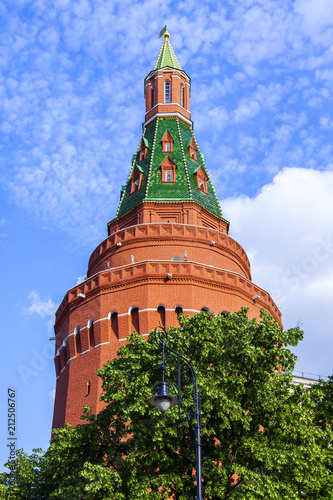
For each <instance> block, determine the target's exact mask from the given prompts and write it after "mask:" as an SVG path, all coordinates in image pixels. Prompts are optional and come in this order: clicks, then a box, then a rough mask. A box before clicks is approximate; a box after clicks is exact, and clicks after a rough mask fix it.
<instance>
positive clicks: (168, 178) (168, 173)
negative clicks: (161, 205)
mask: <svg viewBox="0 0 333 500" xmlns="http://www.w3.org/2000/svg"><path fill="white" fill-rule="evenodd" d="M165 182H172V172H171V170H166V172H165Z"/></svg>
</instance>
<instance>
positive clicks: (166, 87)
mask: <svg viewBox="0 0 333 500" xmlns="http://www.w3.org/2000/svg"><path fill="white" fill-rule="evenodd" d="M164 102H165V103H169V102H170V81H169V80H166V82H165V83H164Z"/></svg>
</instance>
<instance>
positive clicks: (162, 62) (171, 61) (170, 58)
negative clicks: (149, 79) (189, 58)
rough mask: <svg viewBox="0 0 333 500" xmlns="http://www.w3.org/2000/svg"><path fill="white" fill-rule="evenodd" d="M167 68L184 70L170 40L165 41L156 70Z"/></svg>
mask: <svg viewBox="0 0 333 500" xmlns="http://www.w3.org/2000/svg"><path fill="white" fill-rule="evenodd" d="M166 66H168V67H170V68H176V69H182V68H181V67H180V64H179V62H178V60H177V57H176V55H175V53H174V51H173V48H172V46H171V43H170V42H169V40H168V39H164V42H163V45H162V47H161V51H160V54H159V56H158V59H157V61H156V64H155V68H154V69H160V68H165V67H166Z"/></svg>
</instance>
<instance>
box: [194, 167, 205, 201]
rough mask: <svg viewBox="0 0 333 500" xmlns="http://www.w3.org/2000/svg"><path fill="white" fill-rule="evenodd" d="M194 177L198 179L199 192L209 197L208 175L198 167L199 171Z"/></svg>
mask: <svg viewBox="0 0 333 500" xmlns="http://www.w3.org/2000/svg"><path fill="white" fill-rule="evenodd" d="M194 175H195V177H196V181H197V186H198V189H199V191H201V192H202V193H204V194H206V195H207V196H208V190H207V180H208V177H207V175H206V172H205V171H204V169H203V168H202V167H201V166H200V167H198V169H197V170H196V172H195V173H194Z"/></svg>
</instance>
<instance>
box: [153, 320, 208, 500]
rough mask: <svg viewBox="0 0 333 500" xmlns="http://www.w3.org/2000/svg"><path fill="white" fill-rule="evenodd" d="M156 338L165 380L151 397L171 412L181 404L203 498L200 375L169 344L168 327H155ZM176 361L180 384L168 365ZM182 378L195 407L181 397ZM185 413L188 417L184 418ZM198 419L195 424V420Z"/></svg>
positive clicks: (198, 488)
mask: <svg viewBox="0 0 333 500" xmlns="http://www.w3.org/2000/svg"><path fill="white" fill-rule="evenodd" d="M155 340H156V342H157V344H158V345H159V346H160V347H161V348H162V365H161V370H162V382H160V383H159V384H158V388H157V395H156V396H153V397H151V398H150V399H149V403H150V404H151V405H152V406H156V407H157V408H158V409H159V410H160V411H161V412H162V413H164V412H165V411H167V410H168V409H169V408H170V407H171V406H175V405H176V404H177V403H178V414H179V418H180V419H182V420H184V421H186V422H189V424H190V426H191V428H192V430H193V432H194V435H195V456H196V477H197V498H196V500H203V497H202V484H201V405H200V394H199V392H198V384H197V376H196V373H195V371H194V368H193V366H192V364H191V363H190V361H188V359H186V358H185V357H184V356H182V355H181V354H179V353H178V352H176V351H174V350H173V349H171V347H169V346H168V345H167V342H168V334H167V331H166V329H165V328H163V327H162V326H158V327H156V328H155ZM172 362H175V363H176V368H177V385H175V384H174V383H173V382H172V381H171V380H170V378H169V373H168V370H167V365H166V363H167V364H168V366H169V367H170V366H171V365H172ZM165 377H167V379H168V380H169V382H170V383H171V385H172V386H173V387H174V389H175V390H176V393H177V397H174V396H171V395H170V394H169V383H168V382H165V380H164V379H165ZM182 378H183V379H184V380H185V383H186V385H187V386H193V402H191V408H190V409H188V408H187V407H186V404H185V400H184V399H182V397H181V384H182ZM182 413H184V417H182ZM193 420H195V424H194V425H193V423H192V421H193Z"/></svg>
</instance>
